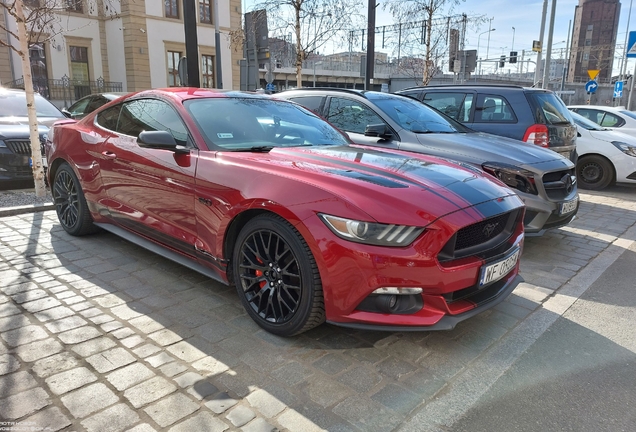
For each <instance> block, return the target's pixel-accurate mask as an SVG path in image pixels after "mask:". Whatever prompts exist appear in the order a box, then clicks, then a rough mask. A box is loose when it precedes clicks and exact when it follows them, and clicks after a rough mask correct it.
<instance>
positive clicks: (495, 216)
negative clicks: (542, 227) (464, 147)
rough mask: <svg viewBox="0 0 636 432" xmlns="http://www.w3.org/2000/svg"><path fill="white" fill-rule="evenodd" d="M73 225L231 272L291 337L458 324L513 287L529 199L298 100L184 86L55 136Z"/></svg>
mask: <svg viewBox="0 0 636 432" xmlns="http://www.w3.org/2000/svg"><path fill="white" fill-rule="evenodd" d="M47 156H48V158H49V166H50V169H49V171H48V175H49V180H50V182H51V183H50V184H51V185H53V187H52V192H53V197H54V200H55V205H56V208H57V214H58V217H59V220H60V223H61V225H62V226H63V227H64V229H65V230H66V231H67V232H68V233H69V234H71V235H83V234H88V233H90V232H92V231H94V230H95V229H96V228H97V227H101V228H103V229H106V230H108V231H111V232H114V233H115V234H118V235H120V236H122V237H124V238H126V239H129V240H130V241H133V242H135V243H137V244H139V245H141V246H144V247H146V248H148V249H150V250H152V251H154V252H157V253H159V254H161V255H163V256H165V257H167V258H170V259H173V260H175V261H177V262H179V263H182V264H184V265H186V266H189V267H191V268H193V269H195V270H197V271H200V272H202V273H204V274H206V275H209V276H210V277H211V278H214V279H216V280H218V281H220V282H222V283H226V284H234V285H236V289H237V292H238V295H239V297H240V299H241V301H242V303H243V306H244V307H245V309H246V310H247V312H248V313H249V315H250V316H251V317H252V318H253V319H254V321H256V322H257V323H258V324H259V325H260V326H261V327H263V328H264V329H266V330H268V331H270V332H272V333H275V334H278V335H283V336H290V335H294V334H298V333H301V332H303V331H306V330H308V329H310V328H312V327H314V326H317V325H319V324H320V323H322V322H324V321H325V320H326V321H327V322H330V323H333V324H338V325H343V326H349V327H361V328H372V329H383V330H398V329H399V330H432V329H435V330H438V329H451V328H453V327H454V326H455V324H457V323H458V322H459V321H462V320H464V319H466V318H469V317H471V316H473V315H475V314H477V313H479V312H481V311H483V310H485V309H487V308H490V307H492V306H494V305H495V304H497V303H498V302H500V301H501V300H503V299H504V298H505V297H506V296H507V295H508V294H509V293H510V292H511V291H512V290H513V289H514V288H515V286H516V285H517V283H518V280H519V277H518V260H519V256H520V253H521V248H522V244H523V214H524V207H523V203H522V202H521V200H520V199H519V198H518V197H517V195H515V193H514V192H512V191H511V190H510V189H507V188H506V187H505V186H503V184H500V183H496V181H494V180H492V178H491V177H489V176H487V175H485V174H482V173H481V172H480V171H477V170H475V169H473V168H470V167H464V166H461V164H459V163H455V162H452V161H447V160H440V159H435V158H432V157H427V156H423V155H414V154H406V153H401V152H399V151H397V150H393V151H390V150H386V151H384V150H379V149H377V148H367V147H363V146H355V145H350V142H349V140H348V138H347V137H346V136H345V135H343V134H342V133H340V132H339V131H338V130H337V129H335V128H333V127H332V126H331V125H329V124H328V123H327V122H325V121H324V120H322V119H320V118H319V117H317V116H316V115H314V114H313V113H311V112H310V111H307V110H305V109H304V108H302V107H300V106H299V105H296V104H294V103H291V102H286V101H279V100H275V99H272V98H270V97H267V96H260V95H252V94H247V93H240V92H215V91H210V90H202V89H192V88H178V89H165V90H150V91H145V92H141V93H137V94H134V95H130V96H127V97H125V98H122V99H118V100H116V101H114V102H111V103H110V104H108V105H105V106H104V107H102V108H101V109H99V110H97V111H95V112H93V113H91V114H89V115H88V116H87V117H85V118H84V119H82V120H81V121H78V122H76V121H74V120H64V121H62V122H59V123H57V124H56V125H55V126H54V127H53V129H52V131H51V132H50V133H49V136H48V143H47Z"/></svg>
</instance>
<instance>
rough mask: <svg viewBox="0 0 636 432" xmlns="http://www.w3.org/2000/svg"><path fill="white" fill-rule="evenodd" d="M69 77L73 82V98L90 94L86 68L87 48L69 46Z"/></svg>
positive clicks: (88, 75) (88, 76)
mask: <svg viewBox="0 0 636 432" xmlns="http://www.w3.org/2000/svg"><path fill="white" fill-rule="evenodd" d="M69 50H70V53H71V79H72V80H73V82H74V83H75V85H74V87H75V99H81V98H83V97H84V96H88V95H89V94H91V87H90V74H89V70H88V48H86V47H78V46H71V47H69Z"/></svg>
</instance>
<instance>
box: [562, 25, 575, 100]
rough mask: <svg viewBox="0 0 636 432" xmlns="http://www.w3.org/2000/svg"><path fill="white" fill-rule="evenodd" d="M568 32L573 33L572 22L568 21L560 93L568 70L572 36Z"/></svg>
mask: <svg viewBox="0 0 636 432" xmlns="http://www.w3.org/2000/svg"><path fill="white" fill-rule="evenodd" d="M570 31H573V29H572V20H570V22H569V24H568V40H567V42H566V43H565V61H564V62H563V75H561V91H563V90H564V88H565V78H566V76H567V72H568V70H569V68H570V42H571V41H572V34H571V33H570ZM561 53H563V51H561Z"/></svg>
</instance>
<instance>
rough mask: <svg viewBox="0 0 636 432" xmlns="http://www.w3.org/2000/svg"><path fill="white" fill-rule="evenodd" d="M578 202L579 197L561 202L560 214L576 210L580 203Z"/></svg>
mask: <svg viewBox="0 0 636 432" xmlns="http://www.w3.org/2000/svg"><path fill="white" fill-rule="evenodd" d="M578 202H579V199H578V198H574V199H573V200H570V201H566V202H564V203H561V209H560V210H559V215H564V214H568V213H572V212H573V211H574V210H576V205H577V204H578Z"/></svg>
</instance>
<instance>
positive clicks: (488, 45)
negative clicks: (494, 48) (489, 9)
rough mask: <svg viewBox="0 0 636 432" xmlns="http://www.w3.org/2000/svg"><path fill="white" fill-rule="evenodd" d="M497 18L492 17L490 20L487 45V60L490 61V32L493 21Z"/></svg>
mask: <svg viewBox="0 0 636 432" xmlns="http://www.w3.org/2000/svg"><path fill="white" fill-rule="evenodd" d="M494 19H495V17H492V18H490V19H489V20H488V43H487V44H486V60H488V55H489V54H490V32H491V29H492V20H494Z"/></svg>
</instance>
